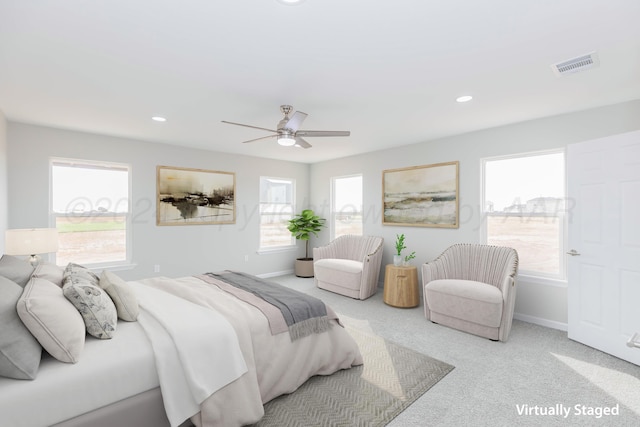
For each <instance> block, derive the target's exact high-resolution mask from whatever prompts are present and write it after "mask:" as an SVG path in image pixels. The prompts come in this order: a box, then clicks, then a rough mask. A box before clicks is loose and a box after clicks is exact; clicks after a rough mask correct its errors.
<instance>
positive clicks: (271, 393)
mask: <svg viewBox="0 0 640 427" xmlns="http://www.w3.org/2000/svg"><path fill="white" fill-rule="evenodd" d="M140 283H143V284H146V285H149V286H153V287H155V288H158V289H163V290H166V291H167V292H171V293H173V294H176V295H179V296H180V297H182V298H184V299H186V300H189V301H192V302H194V303H196V304H200V305H203V306H207V307H213V308H215V309H216V310H217V311H218V312H219V313H221V314H222V315H224V316H225V317H226V318H227V320H228V321H229V323H231V325H232V326H233V328H234V329H235V331H236V334H237V335H238V340H239V342H240V348H241V349H242V354H243V355H244V359H245V362H246V363H247V367H248V372H247V373H246V374H245V375H243V376H242V377H240V378H239V379H238V380H236V381H234V382H232V383H231V384H229V385H228V386H226V387H224V388H222V389H221V390H219V391H218V392H216V393H215V394H213V395H212V396H211V397H210V398H209V399H207V400H205V401H204V402H203V404H202V405H201V412H200V414H198V415H197V416H194V417H192V418H191V420H192V421H193V423H194V424H196V425H197V426H204V427H213V426H225V427H226V426H241V425H247V424H253V423H255V422H257V421H259V419H260V418H261V417H262V416H263V415H264V409H263V406H262V404H263V403H266V402H268V401H270V400H271V399H273V398H275V397H277V396H280V395H282V394H286V393H291V392H293V391H295V390H296V389H297V388H298V387H299V386H301V385H302V384H303V383H304V382H305V381H306V380H307V379H308V378H310V377H311V376H313V375H329V374H332V373H334V372H336V371H337V370H340V369H347V368H350V367H352V366H355V365H359V364H362V356H361V355H360V350H359V349H358V345H357V344H356V342H355V341H354V340H353V338H351V336H350V335H349V334H348V332H346V330H345V329H344V328H342V327H341V326H339V325H338V323H337V322H336V321H333V322H332V327H331V330H329V331H328V332H325V333H322V334H314V335H310V336H306V337H303V338H300V339H298V340H295V341H293V342H292V341H291V339H290V337H289V334H288V333H281V334H278V335H271V331H270V328H269V323H268V321H267V319H266V317H265V316H264V315H263V314H262V312H260V310H258V309H257V308H255V307H253V306H251V305H249V304H246V303H244V302H242V301H240V300H238V299H237V298H235V297H234V296H232V295H229V294H227V293H226V292H224V291H222V290H219V289H218V288H217V287H216V286H213V285H211V284H207V283H205V282H203V281H202V280H200V279H198V278H195V277H183V278H179V279H168V278H163V277H158V278H152V279H145V280H141V281H140Z"/></svg>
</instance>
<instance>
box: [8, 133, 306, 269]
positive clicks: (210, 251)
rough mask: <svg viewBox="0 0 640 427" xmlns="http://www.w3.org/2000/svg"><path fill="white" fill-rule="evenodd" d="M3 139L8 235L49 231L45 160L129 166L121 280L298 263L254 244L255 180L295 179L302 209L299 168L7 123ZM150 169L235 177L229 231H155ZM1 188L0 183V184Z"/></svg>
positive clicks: (296, 254) (303, 182)
mask: <svg viewBox="0 0 640 427" xmlns="http://www.w3.org/2000/svg"><path fill="white" fill-rule="evenodd" d="M1 133H2V132H1V129H0V134H1ZM7 135H8V137H7V139H8V158H9V168H8V171H9V173H8V182H9V200H11V203H10V204H9V211H8V217H9V226H10V228H30V227H48V226H50V224H49V217H48V211H49V206H48V204H49V173H50V172H49V159H50V158H51V157H63V158H77V159H88V160H101V161H111V162H119V163H127V164H130V165H131V167H132V183H133V189H132V200H131V203H130V206H131V207H132V209H133V218H134V224H133V230H132V236H133V262H134V263H136V264H137V266H136V267H135V268H134V269H132V270H128V271H122V272H119V274H120V275H122V277H123V278H125V279H128V280H131V279H138V278H142V277H149V276H153V275H158V274H155V273H154V269H153V267H154V265H156V264H158V265H160V273H159V274H160V275H164V276H170V277H177V276H183V275H189V274H197V273H204V272H207V271H217V270H221V269H241V270H242V271H246V272H248V273H252V274H268V273H273V272H280V271H292V269H293V263H294V260H295V258H296V257H300V256H303V253H304V247H303V246H302V244H299V245H298V251H297V252H296V251H288V252H280V253H272V254H261V255H258V254H257V253H256V251H257V250H258V244H259V218H258V215H257V209H258V200H259V191H258V190H259V177H260V175H268V176H276V177H290V178H295V179H296V190H297V194H296V197H297V200H298V202H299V205H298V206H299V207H300V208H302V207H304V203H305V201H306V200H308V198H307V195H308V193H309V179H308V178H309V177H308V175H309V166H308V165H306V164H301V163H293V162H284V161H277V160H268V159H261V158H256V157H249V156H238V155H230V154H224V153H216V152H211V151H204V150H195V149H187V148H183V147H178V146H172V145H166V144H152V143H147V142H141V141H135V140H129V139H123V138H115V137H109V136H103V135H94V134H88V133H80V132H72V131H65V130H58V129H52V128H47V127H40V126H32V125H26V124H20V123H13V122H9V123H8V133H7ZM0 142H1V140H0ZM0 153H2V151H1V148H0ZM157 165H165V166H177V167H187V168H200V169H209V170H220V171H227V172H235V174H236V195H237V199H236V203H237V212H236V223H235V224H225V225H189V226H162V227H159V226H156V211H155V198H156V166H157ZM1 182H2V178H1V177H0V184H1ZM3 206H4V204H3ZM51 225H52V224H51ZM245 255H248V256H249V261H248V262H245Z"/></svg>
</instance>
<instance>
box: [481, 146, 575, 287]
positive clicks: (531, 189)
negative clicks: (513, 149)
mask: <svg viewBox="0 0 640 427" xmlns="http://www.w3.org/2000/svg"><path fill="white" fill-rule="evenodd" d="M564 164H565V162H564V151H553V152H544V153H531V154H523V155H519V156H517V157H515V156H512V157H502V158H492V159H485V160H484V161H483V178H484V180H483V182H484V203H483V206H484V215H485V218H486V224H485V225H486V234H485V236H486V243H488V244H490V245H500V246H510V247H513V248H515V249H516V250H517V251H518V256H519V261H520V265H519V270H520V272H521V273H524V274H529V275H533V276H540V277H548V278H554V279H565V277H566V268H565V254H564V253H565V200H566V198H565V167H564Z"/></svg>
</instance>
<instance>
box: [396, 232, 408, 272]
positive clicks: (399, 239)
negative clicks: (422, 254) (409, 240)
mask: <svg viewBox="0 0 640 427" xmlns="http://www.w3.org/2000/svg"><path fill="white" fill-rule="evenodd" d="M404 249H407V247H406V246H405V245H404V234H396V254H395V255H394V256H393V265H395V266H396V267H399V266H401V265H402V251H403V250H404Z"/></svg>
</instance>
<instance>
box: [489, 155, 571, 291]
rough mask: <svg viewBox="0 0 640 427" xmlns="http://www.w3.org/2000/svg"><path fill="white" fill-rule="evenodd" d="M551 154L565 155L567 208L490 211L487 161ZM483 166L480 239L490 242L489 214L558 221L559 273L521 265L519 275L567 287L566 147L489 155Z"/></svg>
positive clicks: (565, 184) (564, 180)
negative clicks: (535, 211)
mask: <svg viewBox="0 0 640 427" xmlns="http://www.w3.org/2000/svg"><path fill="white" fill-rule="evenodd" d="M550 154H562V155H563V156H564V163H565V170H564V174H565V176H564V179H563V183H562V185H563V192H564V198H565V210H563V211H556V212H555V213H553V214H536V215H527V214H523V213H514V214H505V213H502V212H489V211H488V209H487V204H488V203H487V198H486V166H487V163H489V162H492V161H500V160H509V159H520V158H525V157H535V156H543V155H550ZM480 162H481V167H480V171H481V172H480V173H481V179H480V186H481V187H480V194H481V197H480V200H481V206H480V210H481V218H482V221H481V224H482V225H481V227H480V241H481V242H482V243H484V244H486V243H487V242H488V229H487V221H488V217H489V216H503V215H510V216H521V217H523V218H527V217H533V216H544V217H548V218H552V219H554V220H557V221H558V239H559V242H558V251H559V253H558V257H559V265H558V269H559V271H558V274H551V273H545V272H542V271H533V270H526V269H523V268H522V267H520V269H519V271H518V275H519V276H520V277H524V278H526V279H527V280H529V281H531V282H537V283H543V284H548V285H553V286H561V287H565V286H566V284H567V257H566V251H567V244H568V243H567V242H568V234H567V230H568V226H567V217H568V215H567V211H566V209H569V208H570V206H568V203H567V202H568V200H567V178H566V174H567V170H566V151H565V150H564V149H552V150H543V151H535V152H526V153H516V154H510V155H505V156H496V157H488V158H483V159H480Z"/></svg>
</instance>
